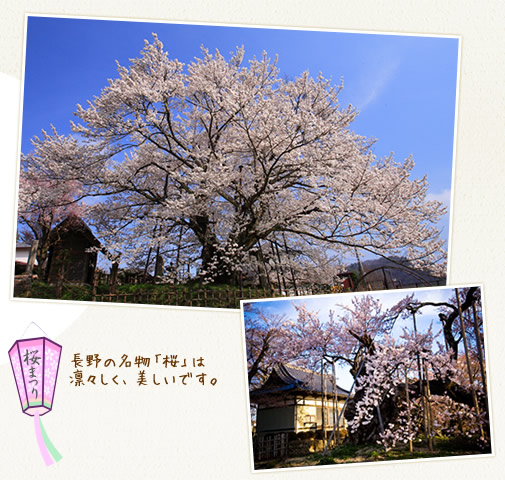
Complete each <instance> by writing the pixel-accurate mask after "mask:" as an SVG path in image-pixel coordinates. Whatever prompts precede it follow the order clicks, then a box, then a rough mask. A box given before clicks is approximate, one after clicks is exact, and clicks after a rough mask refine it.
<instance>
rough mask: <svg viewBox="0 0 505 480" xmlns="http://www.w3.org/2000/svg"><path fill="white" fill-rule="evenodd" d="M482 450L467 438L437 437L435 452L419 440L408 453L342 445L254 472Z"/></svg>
mask: <svg viewBox="0 0 505 480" xmlns="http://www.w3.org/2000/svg"><path fill="white" fill-rule="evenodd" d="M490 452H491V450H490V449H487V450H484V451H483V450H482V449H480V448H479V446H478V445H477V443H476V441H475V440H472V439H467V438H459V437H458V438H448V437H437V438H435V440H434V450H433V451H431V452H430V451H429V450H428V448H427V446H426V444H425V443H424V442H423V441H422V439H418V440H417V441H415V442H414V449H413V451H412V452H410V451H409V448H408V445H403V444H402V445H401V446H397V447H396V448H393V449H390V450H388V451H385V450H384V448H382V447H381V446H380V445H378V444H361V445H353V444H351V443H344V444H343V445H340V446H339V447H336V448H334V449H332V450H330V451H328V453H327V455H323V454H322V453H313V454H310V455H307V456H305V457H301V458H300V457H297V458H287V459H283V460H280V459H279V460H269V461H268V462H261V463H258V464H257V465H256V468H257V469H266V468H287V467H303V466H314V465H335V464H342V463H363V462H381V461H388V460H412V459H422V458H437V457H449V456H457V455H477V454H482V453H490Z"/></svg>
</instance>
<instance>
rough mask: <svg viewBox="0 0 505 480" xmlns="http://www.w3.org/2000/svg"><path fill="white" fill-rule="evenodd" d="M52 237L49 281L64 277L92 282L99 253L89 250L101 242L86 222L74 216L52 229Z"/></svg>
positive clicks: (67, 279) (67, 280)
mask: <svg viewBox="0 0 505 480" xmlns="http://www.w3.org/2000/svg"><path fill="white" fill-rule="evenodd" d="M49 238H50V242H51V247H50V249H49V260H48V266H47V280H48V282H49V283H57V282H58V281H60V280H63V281H65V282H75V283H88V284H91V283H92V282H93V275H94V273H95V268H96V260H97V252H96V251H94V252H90V251H88V249H90V248H91V247H100V242H99V241H98V240H97V239H96V238H95V236H94V235H93V233H92V231H91V229H90V228H89V227H88V226H87V225H86V223H85V222H84V221H83V220H82V219H81V218H79V217H77V216H76V215H71V216H69V217H67V218H66V219H65V220H63V221H62V222H61V223H60V224H58V225H57V226H56V227H54V228H53V230H52V231H51V233H50V237H49ZM61 277H63V278H61Z"/></svg>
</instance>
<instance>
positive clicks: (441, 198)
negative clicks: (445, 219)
mask: <svg viewBox="0 0 505 480" xmlns="http://www.w3.org/2000/svg"><path fill="white" fill-rule="evenodd" d="M426 200H428V201H433V200H436V201H438V202H442V203H443V204H444V205H445V206H446V207H448V206H449V205H450V203H451V190H450V189H448V188H446V189H444V190H442V191H441V192H438V193H428V194H427V195H426Z"/></svg>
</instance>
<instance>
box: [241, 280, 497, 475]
mask: <svg viewBox="0 0 505 480" xmlns="http://www.w3.org/2000/svg"><path fill="white" fill-rule="evenodd" d="M241 313H242V319H243V322H244V331H245V352H246V355H247V377H248V382H249V400H250V401H249V407H250V415H251V423H250V432H251V436H252V442H251V454H252V459H253V469H255V470H262V469H273V468H294V467H308V466H311V467H314V466H320V465H326V466H327V465H339V464H354V463H362V462H382V461H389V460H407V459H408V460H413V459H418V460H420V459H430V458H440V457H454V456H463V455H485V454H490V453H491V423H490V417H489V412H490V410H489V403H488V391H487V384H486V379H487V374H486V351H485V342H484V339H485V334H484V315H483V310H482V301H481V287H479V286H472V287H459V288H448V287H443V288H421V289H415V290H398V291H395V292H392V291H388V292H362V293H348V294H338V295H321V296H312V297H303V298H285V299H270V300H265V299H264V300H252V301H243V302H241Z"/></svg>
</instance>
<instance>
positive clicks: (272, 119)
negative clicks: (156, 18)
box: [13, 16, 460, 308]
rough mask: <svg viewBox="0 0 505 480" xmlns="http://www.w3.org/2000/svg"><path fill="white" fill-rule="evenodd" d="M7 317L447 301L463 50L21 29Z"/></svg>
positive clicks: (232, 33)
mask: <svg viewBox="0 0 505 480" xmlns="http://www.w3.org/2000/svg"><path fill="white" fill-rule="evenodd" d="M26 32H27V33H26V51H25V65H24V96H23V120H22V138H21V152H20V168H19V189H18V193H19V195H18V216H17V219H18V229H17V238H16V243H17V246H16V257H15V268H14V266H13V273H14V277H15V278H14V282H13V295H14V297H18V298H28V297H30V298H44V299H57V300H85V301H96V302H122V303H146V304H160V305H186V306H196V307H216V308H239V303H240V299H250V298H271V297H286V296H305V295H314V294H324V293H335V292H342V291H365V290H379V289H398V288H413V287H420V286H443V285H445V283H446V276H447V255H448V243H449V238H448V232H449V218H450V215H449V213H450V200H451V191H452V166H453V143H454V130H455V116H456V98H457V89H458V68H459V47H460V39H459V38H458V37H451V36H419V35H397V34H388V33H366V32H363V33H356V32H354V33H350V32H338V31H329V30H295V29H278V28H263V27H237V26H223V25H203V24H175V23H148V22H142V21H119V20H117V21H115V20H98V19H85V18H65V17H47V16H28V17H27V24H26Z"/></svg>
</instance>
